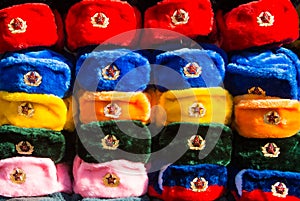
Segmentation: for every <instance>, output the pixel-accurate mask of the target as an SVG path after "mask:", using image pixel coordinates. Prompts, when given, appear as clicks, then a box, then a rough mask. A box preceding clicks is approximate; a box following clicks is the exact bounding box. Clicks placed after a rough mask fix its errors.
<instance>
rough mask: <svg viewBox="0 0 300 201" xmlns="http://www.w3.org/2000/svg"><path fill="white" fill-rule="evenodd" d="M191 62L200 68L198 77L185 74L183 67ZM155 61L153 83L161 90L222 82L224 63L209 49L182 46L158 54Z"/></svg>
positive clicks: (215, 84) (218, 84) (205, 85)
mask: <svg viewBox="0 0 300 201" xmlns="http://www.w3.org/2000/svg"><path fill="white" fill-rule="evenodd" d="M191 62H196V63H197V64H198V65H199V66H200V67H201V68H202V73H201V74H200V75H199V77H187V76H186V75H185V73H184V67H185V66H186V65H187V64H188V63H191ZM155 63H156V64H157V65H158V66H157V67H155V68H154V70H153V77H154V84H155V85H157V87H158V88H159V89H160V90H161V91H165V90H177V89H186V88H191V87H192V88H197V87H217V86H220V85H221V84H223V79H224V76H225V63H224V60H223V58H222V56H221V55H219V54H218V53H217V52H214V51H210V50H201V49H187V48H184V49H179V50H175V51H169V52H165V53H162V54H159V55H158V56H157V57H156V62H155ZM166 67H167V68H166ZM171 73H173V74H174V75H171ZM170 77H172V79H170Z"/></svg>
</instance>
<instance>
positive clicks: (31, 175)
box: [0, 0, 72, 199]
mask: <svg viewBox="0 0 300 201" xmlns="http://www.w3.org/2000/svg"><path fill="white" fill-rule="evenodd" d="M0 7H1V10H0V15H1V20H0V26H1V27H2V28H1V32H0V33H1V34H0V53H1V59H0V74H1V76H0V80H1V82H0V108H1V111H0V136H1V137H0V173H1V174H0V175H1V176H0V183H1V186H2V187H1V189H0V196H1V197H3V199H6V198H7V199H8V198H10V197H23V196H26V197H28V196H46V195H49V194H53V193H59V192H64V193H71V192H72V185H71V178H70V174H69V169H70V167H69V166H68V163H65V160H64V158H65V151H66V144H67V143H66V139H65V136H64V134H63V133H62V131H63V130H64V127H65V124H66V122H67V114H68V109H67V106H66V104H65V102H64V98H66V97H67V96H68V95H69V89H70V85H71V70H72V63H71V62H70V61H69V60H68V59H67V58H65V57H64V56H63V55H61V54H60V53H57V52H56V51H54V50H51V49H55V48H58V50H60V47H59V45H58V43H59V41H60V37H61V35H60V33H61V32H60V31H59V30H60V29H59V26H58V24H57V20H58V19H59V16H58V15H57V14H56V12H55V11H54V9H52V2H51V1H21V0H19V1H1V3H0Z"/></svg>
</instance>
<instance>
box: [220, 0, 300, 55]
mask: <svg viewBox="0 0 300 201" xmlns="http://www.w3.org/2000/svg"><path fill="white" fill-rule="evenodd" d="M216 20H217V24H218V28H219V32H220V35H221V41H220V42H221V48H222V49H224V50H225V51H234V50H244V49H248V48H254V47H261V46H280V45H282V44H287V43H291V42H293V41H294V40H296V39H297V38H298V37H299V30H298V22H299V20H298V14H297V12H296V9H295V8H294V6H293V4H292V3H291V2H290V0H256V1H251V2H249V3H244V4H241V5H238V6H237V7H234V8H232V9H231V10H229V11H228V12H222V10H219V11H218V12H217V14H216Z"/></svg>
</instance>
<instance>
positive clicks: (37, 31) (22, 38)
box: [0, 3, 59, 53]
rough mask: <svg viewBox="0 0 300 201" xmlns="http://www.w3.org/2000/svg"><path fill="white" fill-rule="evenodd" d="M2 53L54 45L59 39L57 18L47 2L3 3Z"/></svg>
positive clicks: (0, 11) (0, 28)
mask: <svg viewBox="0 0 300 201" xmlns="http://www.w3.org/2000/svg"><path fill="white" fill-rule="evenodd" d="M1 6H2V7H1V8H0V9H1V10H0V30H1V34H0V53H4V52H7V51H18V50H22V49H26V48H30V47H37V46H46V47H49V46H53V45H55V44H56V43H57V41H58V39H59V33H58V32H59V31H58V27H57V24H56V18H55V15H54V13H53V12H52V9H51V8H50V7H49V5H47V4H45V3H21V4H18V5H13V6H8V7H5V5H2V4H1Z"/></svg>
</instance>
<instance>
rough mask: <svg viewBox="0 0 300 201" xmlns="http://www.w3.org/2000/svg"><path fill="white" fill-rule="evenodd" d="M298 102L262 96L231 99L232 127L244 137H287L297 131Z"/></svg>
mask: <svg viewBox="0 0 300 201" xmlns="http://www.w3.org/2000/svg"><path fill="white" fill-rule="evenodd" d="M299 119H300V102H299V101H297V100H290V99H281V98H277V97H270V96H261V95H252V94H249V95H248V94H247V95H241V96H236V97H235V98H234V121H233V127H234V129H235V130H236V131H237V132H238V133H239V134H240V135H241V136H243V137H246V138H286V137H290V136H293V135H295V134H297V133H298V131H299V130H300V122H299Z"/></svg>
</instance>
